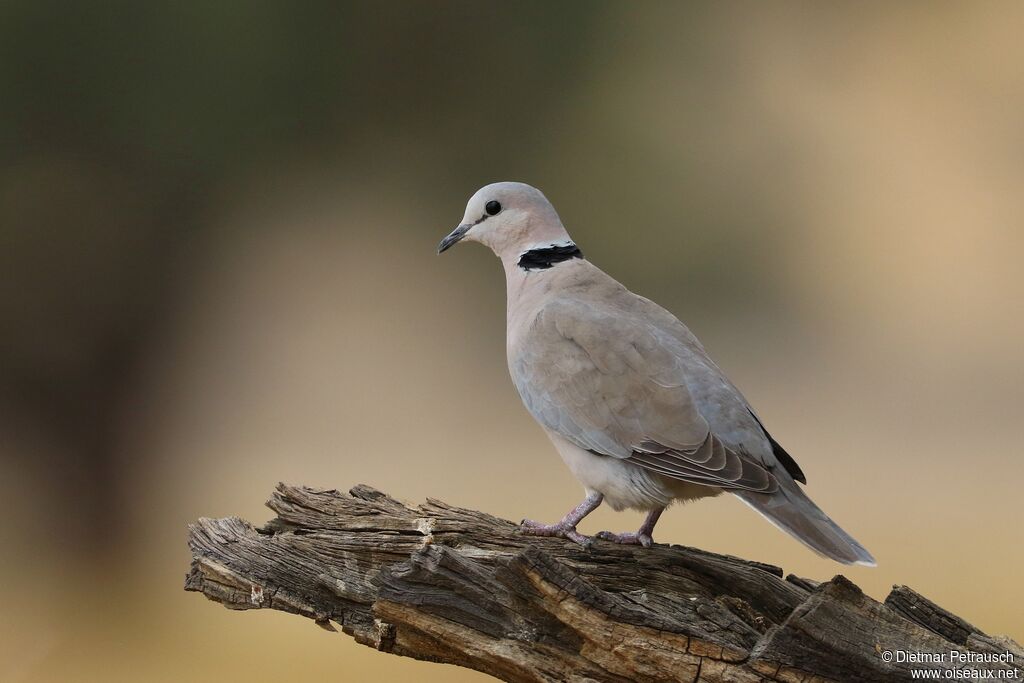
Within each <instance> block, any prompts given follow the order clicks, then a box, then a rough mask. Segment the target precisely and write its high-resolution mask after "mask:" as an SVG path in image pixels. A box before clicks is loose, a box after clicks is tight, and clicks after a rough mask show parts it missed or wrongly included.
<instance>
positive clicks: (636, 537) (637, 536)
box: [597, 531, 654, 548]
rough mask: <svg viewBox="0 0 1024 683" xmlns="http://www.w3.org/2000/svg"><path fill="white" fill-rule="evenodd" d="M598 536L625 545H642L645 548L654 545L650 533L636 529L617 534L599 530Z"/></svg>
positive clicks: (603, 539)
mask: <svg viewBox="0 0 1024 683" xmlns="http://www.w3.org/2000/svg"><path fill="white" fill-rule="evenodd" d="M597 537H598V538H600V539H601V540H602V541H611V542H612V543H621V544H623V545H642V546H643V547H645V548H650V547H651V546H652V545H654V539H653V538H652V537H651V535H650V534H645V533H642V532H636V531H627V532H625V533H621V534H616V533H612V532H611V531H599V532H597Z"/></svg>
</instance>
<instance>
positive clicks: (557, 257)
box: [519, 242, 583, 270]
mask: <svg viewBox="0 0 1024 683" xmlns="http://www.w3.org/2000/svg"><path fill="white" fill-rule="evenodd" d="M574 258H583V252H582V251H580V248H579V247H577V246H576V245H575V244H573V243H572V242H570V243H569V244H561V245H554V244H553V245H551V246H550V247H542V248H540V249H531V250H529V251H524V252H523V255H522V256H520V257H519V267H520V268H522V269H523V270H547V269H548V268H550V267H551V266H553V265H555V264H556V263H561V262H562V261H568V260H569V259H574Z"/></svg>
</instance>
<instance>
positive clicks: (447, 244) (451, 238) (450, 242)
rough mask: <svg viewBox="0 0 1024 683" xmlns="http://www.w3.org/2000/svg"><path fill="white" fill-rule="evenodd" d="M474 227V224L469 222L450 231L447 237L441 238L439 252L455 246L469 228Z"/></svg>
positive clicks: (438, 246)
mask: <svg viewBox="0 0 1024 683" xmlns="http://www.w3.org/2000/svg"><path fill="white" fill-rule="evenodd" d="M472 227H473V226H472V225H471V224H469V223H463V224H462V225H460V226H459V227H457V228H455V229H454V230H452V231H451V232H450V233H448V236H447V237H445V238H444V239H443V240H441V244H439V245H437V253H438V254H440V253H442V252H445V251H448V250H449V249H451V248H452V247H453V246H455V243H456V242H458V241H459V240H461V239H462V238H463V237H465V236H466V233H467V232H469V229H470V228H472Z"/></svg>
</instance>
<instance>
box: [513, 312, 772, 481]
mask: <svg viewBox="0 0 1024 683" xmlns="http://www.w3.org/2000/svg"><path fill="white" fill-rule="evenodd" d="M675 346H676V343H675V342H674V340H673V338H672V337H671V335H667V334H665V333H664V332H663V331H662V330H660V329H659V328H658V326H656V325H652V324H647V323H645V321H644V320H643V318H642V317H641V316H636V315H631V314H630V311H629V310H626V309H623V308H621V307H618V306H614V305H602V304H601V303H600V302H595V301H588V300H586V299H576V298H569V297H562V298H558V299H553V300H551V301H549V302H547V303H546V304H544V305H543V306H542V307H541V308H540V310H539V311H538V313H537V315H536V316H535V317H534V318H533V320H532V321H531V323H530V329H529V331H528V332H527V333H526V336H525V338H524V339H523V340H522V343H521V344H519V348H518V352H517V353H516V355H515V357H514V358H510V361H511V362H510V370H511V372H512V376H513V380H514V382H515V384H516V387H517V388H518V389H519V393H520V395H521V396H522V398H523V402H524V403H525V404H526V407H527V409H528V410H529V411H530V413H531V414H532V415H533V416H534V418H535V419H536V420H537V421H538V422H540V423H541V424H542V425H544V426H545V427H547V428H548V429H551V430H553V431H554V432H556V433H558V434H561V435H562V436H563V437H565V438H566V439H568V440H569V441H570V442H572V443H574V444H576V445H577V446H579V447H580V448H583V449H585V450H588V451H591V452H594V453H598V454H601V455H606V456H611V457H616V458H622V459H625V460H628V461H630V462H632V463H635V464H636V465H638V466H640V467H643V468H645V469H647V470H651V471H653V472H657V473H659V474H662V475H664V476H667V477H671V478H673V479H678V480H682V481H687V482H693V483H697V484H704V485H708V486H715V487H719V488H725V489H732V490H743V491H756V492H761V493H771V492H773V491H775V490H777V488H778V482H777V481H776V479H775V477H774V476H773V475H772V473H771V472H770V471H769V469H768V468H767V466H765V465H764V464H762V463H761V462H759V461H757V460H756V459H755V458H753V457H751V456H749V455H747V454H745V453H743V452H741V451H738V450H735V449H733V448H729V447H727V446H726V445H725V444H724V443H723V442H722V440H721V439H720V438H718V437H716V436H715V434H714V433H713V431H712V429H711V428H710V426H709V425H708V422H707V420H705V418H704V417H703V416H702V415H701V412H700V410H699V409H698V407H697V405H696V403H695V402H694V399H693V396H692V395H691V393H690V390H689V389H688V388H687V385H686V381H685V379H686V376H685V367H684V363H683V360H682V358H681V356H680V355H679V354H678V353H675V351H676V349H675Z"/></svg>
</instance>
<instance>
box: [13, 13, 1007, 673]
mask: <svg viewBox="0 0 1024 683" xmlns="http://www.w3.org/2000/svg"><path fill="white" fill-rule="evenodd" d="M0 15H2V16H0V46H2V47H0V50H2V51H3V53H4V54H3V58H2V59H0V64H2V67H0V99H2V100H3V102H4V104H3V106H2V113H0V141H2V144H0V154H2V155H3V157H2V162H3V163H2V167H0V240H2V243H0V277H2V278H3V284H2V288H0V318H2V320H3V323H2V325H0V335H2V338H0V341H2V346H0V373H2V374H0V380H2V384H0V387H2V389H0V495H2V500H3V501H4V503H5V508H6V510H7V523H6V524H4V525H3V529H2V531H0V542H2V543H3V548H4V551H3V553H2V554H0V586H2V589H0V596H2V600H3V608H2V610H0V680H4V681H19V682H20V681H64V680H81V681H103V682H108V681H139V680H147V681H182V680H188V681H220V680H246V681H254V682H255V681H278V680H288V679H299V678H304V679H317V680H340V681H361V680H368V679H369V678H370V677H371V676H372V677H374V678H375V680H389V681H421V680H446V681H448V680H450V681H470V680H482V679H483V676H481V675H478V674H475V673H473V672H468V671H463V670H457V669H454V668H451V667H446V666H441V665H433V664H424V663H415V662H411V661H406V660H400V659H398V658H394V657H389V656H385V655H380V654H377V653H374V652H372V651H371V650H369V649H367V648H362V647H359V646H356V645H355V644H353V643H352V642H351V641H349V640H348V639H347V638H345V637H342V636H340V635H336V634H328V633H326V632H324V631H322V630H320V629H318V628H316V627H315V626H314V625H313V624H312V623H310V622H307V621H304V620H301V619H298V618H295V617H289V616H285V615H281V614H277V613H270V612H251V613H247V614H237V613H231V612H228V611H226V610H224V609H222V608H220V607H219V606H217V605H214V604H212V603H209V602H207V601H205V600H203V599H202V598H201V597H199V596H196V595H192V594H185V593H184V592H182V590H181V588H182V582H183V577H184V573H185V570H186V568H187V565H188V558H189V556H188V552H187V549H186V547H185V533H186V525H187V523H188V522H189V521H190V520H192V519H194V518H196V517H198V516H223V515H241V516H244V517H247V518H250V519H253V520H256V521H262V520H265V519H266V518H267V517H268V514H269V512H268V511H267V510H266V509H264V508H263V507H262V501H264V500H265V499H266V498H267V496H268V495H269V493H270V491H271V489H272V487H273V486H274V484H275V482H277V481H279V480H283V481H288V482H295V483H308V484H314V485H320V486H327V487H338V488H345V487H349V486H351V485H353V484H356V483H359V482H365V483H368V484H371V485H374V486H376V487H378V488H381V489H383V490H385V491H387V492H389V493H391V494H393V495H395V496H397V497H400V498H402V499H405V500H409V501H420V500H422V499H423V498H424V497H426V496H428V495H429V496H434V497H438V498H442V499H445V500H448V501H450V502H452V503H457V504H460V505H464V506H468V507H474V508H481V509H485V510H487V511H489V512H492V513H495V514H498V515H502V516H505V517H508V518H511V519H519V518H521V517H523V516H526V515H529V516H531V517H534V518H536V519H542V520H554V519H555V518H556V517H558V516H559V515H561V514H562V513H563V512H564V511H565V510H566V509H567V508H569V507H570V506H571V505H574V504H575V503H576V502H578V498H579V496H580V489H579V486H578V485H577V484H576V483H575V482H574V481H573V480H572V478H571V476H570V475H569V473H568V472H567V471H566V470H565V469H564V467H563V466H562V465H561V464H560V463H559V461H558V460H557V456H556V455H555V453H554V451H553V450H552V448H551V447H550V446H549V445H548V444H547V443H546V442H545V439H544V437H543V436H542V434H541V432H540V430H539V429H538V428H537V427H536V426H535V425H534V424H533V423H532V422H531V420H530V418H529V417H528V415H527V414H526V413H525V411H524V409H523V408H522V407H521V405H520V403H519V400H518V397H517V396H516V394H515V391H514V389H513V388H512V386H511V384H510V383H509V381H508V379H507V376H506V370H505V367H504V348H503V341H504V337H503V335H504V330H503V322H504V320H503V315H504V312H503V296H504V293H503V286H502V279H501V273H500V269H499V267H498V264H497V263H496V262H495V261H494V259H493V257H491V256H490V254H488V253H486V252H485V250H483V249H482V248H480V247H478V246H475V245H473V246H468V247H460V248H458V249H456V250H455V251H453V252H452V253H449V254H446V255H445V256H444V257H443V258H438V257H436V256H434V253H433V252H434V248H435V246H436V243H437V241H438V240H439V238H440V237H441V236H442V235H443V234H444V233H446V232H447V231H448V230H449V229H450V228H452V227H454V225H455V224H456V222H457V221H458V220H459V218H460V217H461V216H462V211H463V207H464V203H465V201H466V199H467V198H468V197H469V195H470V194H471V193H472V192H473V191H474V190H476V189H477V187H479V186H480V185H483V184H484V183H487V182H491V181H495V180H506V179H507V180H513V179H514V180H523V181H527V182H530V183H532V184H535V185H537V186H539V187H540V188H542V189H543V190H544V191H545V192H546V193H547V194H548V196H549V197H550V198H551V199H552V201H553V202H554V203H555V205H556V206H557V207H558V209H559V210H560V212H561V215H562V217H563V220H564V222H565V223H566V225H567V227H568V228H569V230H570V231H571V232H572V234H573V235H574V237H575V238H576V240H577V242H578V243H579V244H580V245H581V246H582V247H583V249H584V250H585V251H586V253H587V255H588V257H589V258H591V259H592V260H593V261H594V262H595V263H597V264H599V265H600V266H602V267H603V268H605V269H606V270H607V271H608V272H610V273H611V274H612V275H614V276H615V277H617V278H619V279H620V280H621V281H623V282H624V283H625V284H626V285H628V286H629V287H631V288H632V289H634V290H635V291H637V292H639V293H642V294H644V295H646V296H648V297H650V298H653V299H655V300H657V301H659V302H660V303H662V304H663V305H665V306H667V307H668V308H670V309H671V310H673V311H674V312H675V313H677V314H678V315H679V316H680V317H681V318H682V319H684V320H685V321H686V322H687V323H688V324H689V325H690V326H691V328H692V329H693V330H694V331H695V332H696V333H697V334H698V335H699V336H700V337H701V338H702V339H703V341H704V342H705V345H706V346H707V347H708V349H709V350H710V351H711V353H712V355H713V356H714V357H715V358H716V359H718V361H719V362H720V364H721V365H722V366H723V367H724V368H725V369H726V371H727V372H728V373H729V374H730V376H731V377H732V378H733V379H734V380H735V381H736V383H737V384H738V385H739V386H740V387H742V388H743V390H744V391H745V392H746V394H747V396H748V398H749V399H750V400H751V402H752V403H753V404H754V406H756V407H757V409H758V410H759V412H760V413H761V414H762V416H763V418H764V419H765V421H766V423H767V425H768V427H769V428H770V429H771V431H772V433H773V434H774V435H775V436H776V437H777V438H778V439H779V440H780V441H781V442H782V443H784V444H785V445H786V447H787V449H789V451H790V452H791V453H793V454H794V455H795V456H796V458H797V459H798V461H799V462H800V463H801V465H802V466H803V468H804V470H805V471H806V472H807V475H808V480H809V482H810V487H809V491H810V493H811V494H812V495H813V497H814V498H815V499H816V500H817V501H818V502H819V503H820V504H821V505H822V507H824V508H825V509H826V510H827V511H828V512H829V513H830V514H832V515H833V516H834V517H835V518H836V519H837V520H839V521H840V522H841V523H842V524H843V525H844V526H845V527H846V528H847V529H848V530H849V531H850V532H851V533H853V534H854V535H855V536H856V537H857V538H858V539H860V540H861V541H862V542H863V543H864V544H865V545H866V546H867V547H868V548H869V549H871V551H872V552H873V553H874V554H875V555H876V557H877V558H878V561H879V567H878V568H877V569H864V568H854V569H847V568H841V567H840V566H838V565H835V564H833V563H830V562H828V561H824V560H822V559H819V558H817V557H815V556H814V555H813V554H811V553H810V552H809V551H807V550H805V549H804V548H803V547H802V546H801V545H799V544H798V543H796V542H795V541H792V540H790V539H789V538H787V537H786V536H784V535H783V534H781V533H780V532H778V531H776V530H775V529H773V528H772V527H771V526H770V525H768V524H767V523H765V522H763V521H762V520H760V519H759V518H757V517H756V515H754V514H753V513H751V512H750V511H748V510H747V509H746V508H745V507H744V506H742V505H740V504H739V503H738V502H737V501H735V500H733V499H730V498H726V497H723V498H720V499H716V500H713V501H708V502H702V503H700V504H697V505H693V506H690V507H685V508H679V509H673V510H672V511H671V512H670V513H669V514H667V515H666V516H665V518H664V519H663V521H662V523H661V524H660V526H659V533H658V534H657V536H658V540H660V541H663V542H675V543H686V544H692V545H696V546H699V547H702V548H707V549H709V550H713V551H720V552H728V553H734V554H739V555H743V556H746V557H750V558H756V559H759V560H764V561H768V562H773V563H777V564H780V565H782V566H784V567H785V568H786V569H787V570H788V571H792V572H795V573H797V574H800V575H803V576H807V577H812V578H815V579H827V578H829V577H830V576H832V575H833V574H835V573H837V572H839V571H842V572H843V573H844V574H846V575H847V576H849V577H850V578H851V579H853V580H854V581H855V582H857V583H858V584H859V585H861V586H863V587H864V588H865V590H867V591H868V592H869V593H870V594H871V595H873V596H875V597H877V598H881V597H883V596H884V595H885V593H886V592H887V590H888V588H889V587H890V585H891V584H894V583H906V584H909V585H911V586H912V587H914V588H915V589H917V590H919V591H921V592H923V593H924V594H925V595H927V596H929V597H931V598H933V599H935V600H937V601H938V602H939V603H940V604H942V605H944V606H946V607H948V608H950V609H952V610H953V611H955V612H957V613H959V614H961V615H963V616H964V617H965V618H967V619H968V620H970V621H972V622H974V623H975V624H977V625H978V626H979V627H981V628H982V629H984V630H986V631H988V632H989V633H1008V634H1010V635H1011V636H1013V637H1015V638H1016V639H1018V640H1024V617H1022V615H1024V584H1022V583H1021V581H1020V572H1021V566H1022V562H1024V544H1022V543H1021V530H1020V525H1021V521H1022V519H1021V505H1020V480H1021V476H1022V475H1024V464H1022V460H1021V455H1022V454H1021V447H1020V426H1021V399H1022V398H1024V395H1022V394H1024V392H1022V389H1021V387H1022V382H1024V358H1022V354H1021V348H1022V346H1021V342H1022V332H1024V329H1022V327H1024V324H1022V322H1021V321H1022V314H1024V310H1022V304H1021V294H1022V291H1024V289H1022V287H1024V276H1022V273H1021V265H1020V264H1021V261H1020V258H1021V253H1022V250H1024V237H1022V234H1024V232H1022V230H1021V225H1022V215H1024V212H1022V209H1024V193H1022V188H1024V126H1022V125H1021V121H1022V120H1024V43H1022V42H1021V40H1020V35H1021V29H1022V27H1024V6H1022V5H1020V4H1019V3H1013V2H1005V3H949V4H946V3H901V4H899V5H892V4H889V3H880V4H863V3H858V4H849V5H845V6H840V5H838V4H829V5H821V4H820V3H806V4H803V3H784V4H780V3H773V4H770V5H768V4H762V3H750V4H742V3H741V4H736V3H714V4H711V3H708V4H703V5H692V6H686V7H682V6H675V5H667V4H643V5H635V4H626V3H622V4H594V3H587V4H581V5H573V4H568V3H558V4H557V5H556V6H553V7H548V5H547V4H546V3H541V4H517V5H516V7H515V8H514V9H512V8H506V7H503V6H498V5H484V4H479V3H464V4H463V3H459V4H443V5H442V4H429V5H428V4H409V5H401V4H399V5H395V4H392V5H390V6H389V7H388V9H386V10H381V9H379V8H377V7H375V6H374V5H371V4H365V5H337V4H336V3H330V4H328V3H324V5H322V6H319V5H315V4H306V5H304V8H303V9H299V8H297V7H295V6H292V5H291V4H290V3H280V4H279V5H278V6H273V5H270V4H269V3H267V4H265V5H260V6H259V8H255V7H251V6H249V5H248V4H247V3H237V4H236V3H217V4H213V5H210V4H209V3H175V4H173V5H171V4H168V5H161V4H157V3H149V4H147V5H145V8H144V9H143V8H142V6H136V4H134V3H123V5H122V6H117V4H114V5H109V6H105V8H104V9H91V10H71V9H68V8H63V7H61V8H60V9H58V8H57V7H56V6H54V7H47V6H46V5H45V4H41V3H29V2H9V3H4V4H3V6H2V9H0ZM638 521H639V516H638V515H636V514H625V513H624V514H620V515H615V514H613V513H610V512H607V511H604V510H602V511H599V512H598V513H596V514H595V515H594V516H593V519H588V520H587V522H586V523H585V525H584V529H585V530H586V531H595V530H597V529H599V528H612V529H626V528H631V527H633V526H634V525H635V524H636V523H637V522H638Z"/></svg>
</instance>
